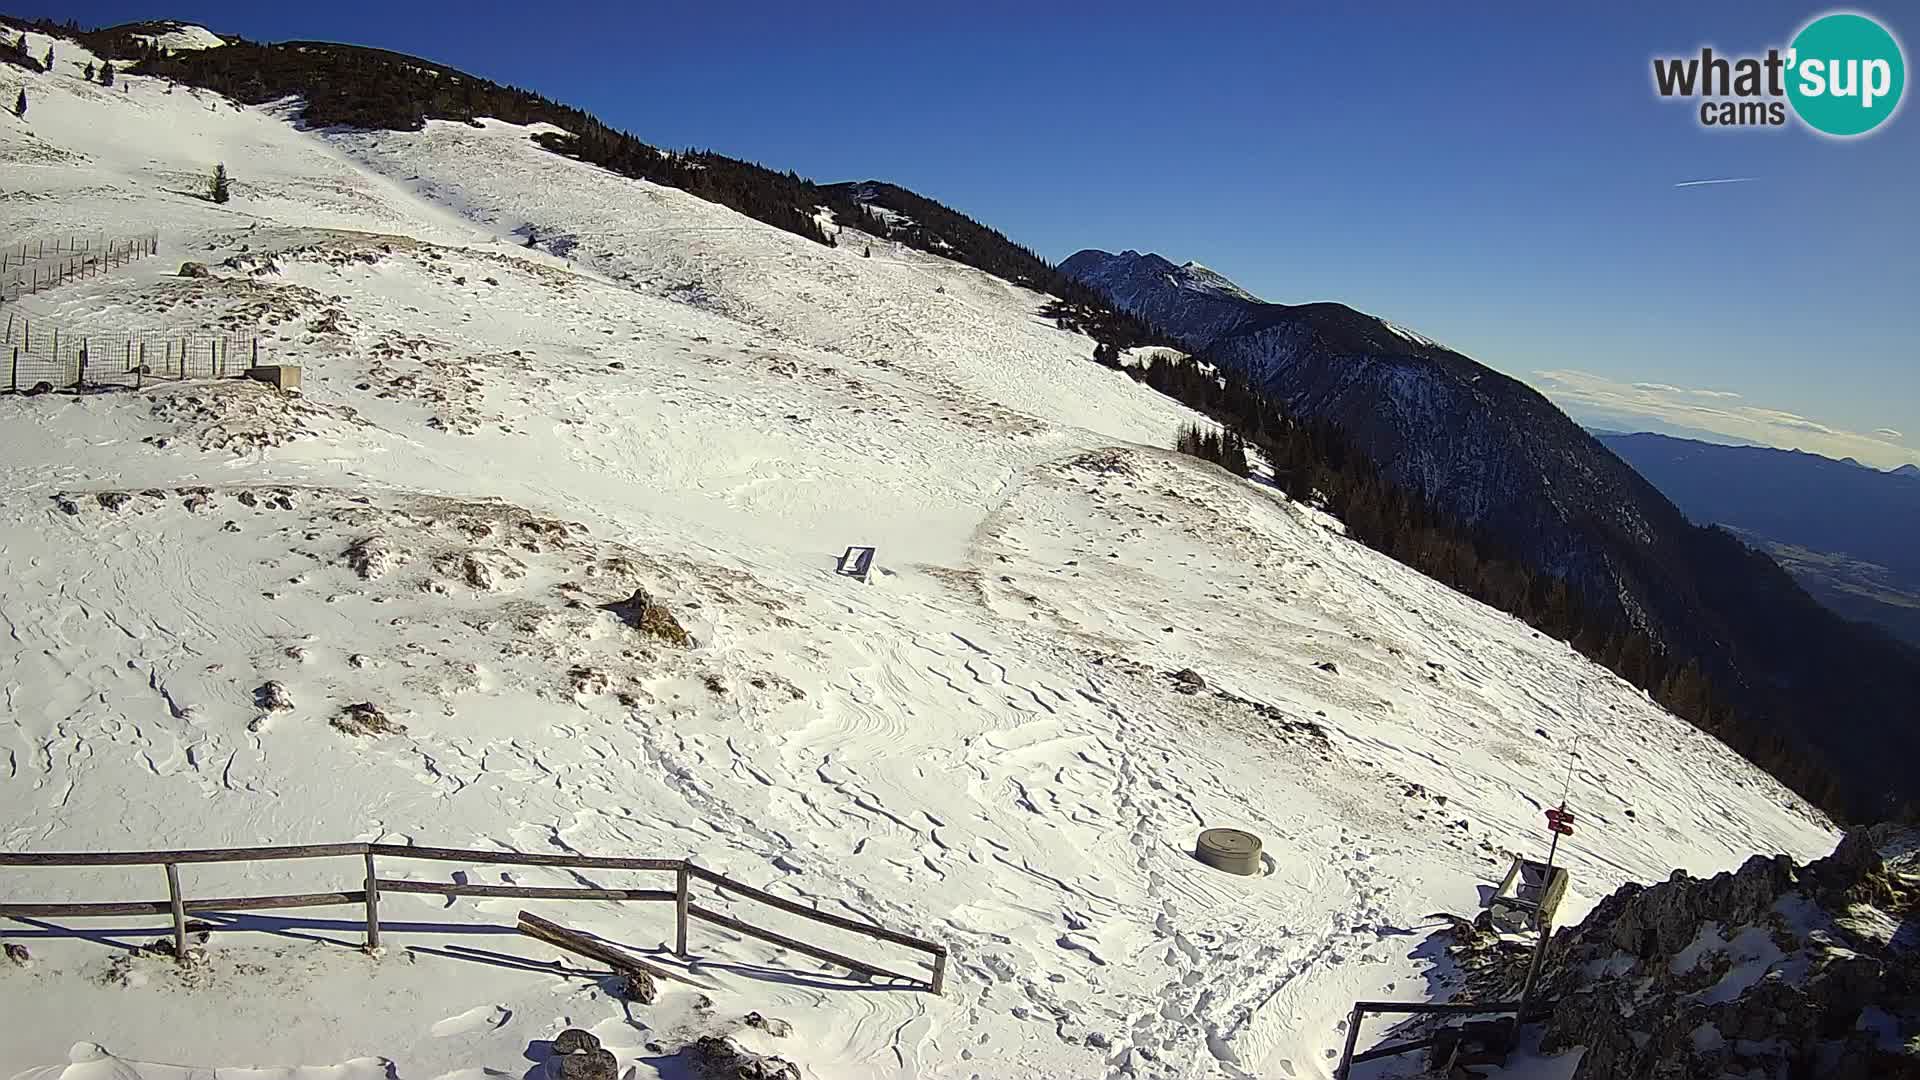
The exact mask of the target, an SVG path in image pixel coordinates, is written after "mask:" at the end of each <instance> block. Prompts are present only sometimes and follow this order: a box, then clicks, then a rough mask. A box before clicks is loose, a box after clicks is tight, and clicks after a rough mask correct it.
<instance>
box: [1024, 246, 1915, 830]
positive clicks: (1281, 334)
mask: <svg viewBox="0 0 1920 1080" xmlns="http://www.w3.org/2000/svg"><path fill="white" fill-rule="evenodd" d="M1061 269H1062V270H1063V271H1064V272H1067V273H1071V274H1074V275H1075V276H1077V277H1079V278H1080V280H1082V281H1083V282H1086V283H1087V284H1089V285H1092V286H1093V287H1095V288H1096V289H1098V290H1100V291H1101V292H1102V293H1103V294H1104V295H1105V296H1106V297H1107V298H1108V299H1110V300H1112V301H1113V302H1114V303H1115V304H1116V305H1118V306H1120V307H1121V308H1123V309H1125V310H1127V311H1130V312H1132V313H1133V314H1136V315H1139V316H1140V317H1141V318H1143V319H1145V320H1147V321H1148V322H1150V323H1153V324H1154V325H1155V326H1156V327H1158V328H1159V329H1160V330H1162V331H1164V332H1165V333H1167V334H1169V335H1171V336H1172V337H1174V338H1175V339H1176V340H1178V341H1180V342H1182V343H1183V344H1184V345H1185V346H1186V347H1187V348H1189V349H1191V350H1193V351H1195V352H1196V353H1199V354H1200V355H1201V356H1202V357H1203V358H1204V359H1205V360H1206V361H1208V362H1210V363H1212V364H1215V365H1217V366H1218V367H1220V368H1221V369H1222V370H1228V371H1234V372H1238V373H1240V374H1242V375H1244V376H1245V377H1246V378H1247V379H1249V380H1250V381H1251V382H1252V384H1253V385H1254V386H1255V387H1256V388H1258V389H1259V390H1261V391H1262V392H1264V393H1266V394H1268V395H1270V396H1272V397H1273V398H1275V399H1276V400H1278V401H1279V402H1280V403H1281V404H1282V405H1283V407H1284V408H1285V410H1286V411H1288V412H1289V413H1290V414H1293V415H1296V416H1300V417H1304V418H1308V419H1311V420H1318V421H1324V422H1328V423H1331V424H1333V425H1335V426H1336V427H1337V428H1338V429H1340V430H1341V431H1343V432H1345V433H1346V434H1347V435H1348V436H1349V437H1350V438H1351V439H1352V440H1353V441H1354V442H1355V444H1356V445H1357V447H1358V449H1360V450H1361V451H1362V452H1364V453H1366V454H1368V455H1369V456H1370V457H1371V458H1372V459H1373V460H1374V461H1375V462H1377V463H1378V464H1379V466H1380V467H1381V468H1382V469H1383V470H1384V472H1385V474H1386V476H1387V478H1388V479H1389V480H1390V481H1392V482H1395V483H1398V484H1402V485H1405V486H1406V487H1408V488H1409V489H1411V490H1413V491H1416V492H1419V493H1420V494H1422V495H1424V496H1425V497H1426V498H1428V499H1430V500H1432V501H1433V502H1434V503H1435V505H1437V506H1438V507H1439V508H1440V509H1442V510H1443V511H1444V512H1447V513H1450V514H1452V515H1454V516H1455V517H1457V518H1458V519H1460V520H1462V521H1464V522H1467V523H1469V524H1471V525H1473V526H1475V527H1477V528H1479V529H1480V530H1482V531H1483V532H1484V533H1485V534H1486V535H1488V536H1489V537H1490V538H1491V539H1492V540H1493V541H1494V542H1496V543H1497V544H1499V545H1500V546H1501V547H1502V548H1503V549H1504V550H1506V551H1507V552H1510V553H1512V554H1513V555H1515V556H1517V557H1519V558H1520V559H1521V560H1522V561H1523V562H1525V563H1526V564H1528V565H1530V566H1532V567H1535V568H1537V569H1538V570H1540V571H1542V572H1545V573H1548V574H1552V575H1556V576H1561V577H1564V578H1566V579H1568V580H1569V581H1570V582H1571V583H1573V584H1574V585H1575V587H1576V588H1578V589H1579V590H1580V592H1581V594H1582V596H1583V597H1585V598H1586V600H1587V601H1588V602H1590V603H1594V604H1598V605H1602V606H1611V607H1613V608H1615V609H1616V610H1618V611H1620V612H1621V613H1622V614H1623V615H1624V617H1625V618H1626V619H1627V620H1628V622H1629V623H1630V624H1631V625H1633V626H1636V627H1639V628H1643V629H1645V630H1646V631H1647V632H1648V633H1649V634H1650V635H1651V637H1652V638H1653V640H1654V642H1655V644H1656V645H1657V646H1658V647H1660V648H1661V649H1663V650H1665V651H1666V652H1668V653H1669V654H1670V655H1674V656H1681V657H1697V658H1700V659H1701V661H1702V663H1703V664H1705V665H1707V666H1708V668H1709V670H1708V674H1709V675H1710V676H1711V677H1712V678H1713V679H1714V681H1715V683H1716V684H1718V685H1728V686H1732V687H1734V688H1736V689H1735V691H1734V693H1735V695H1736V697H1737V700H1738V702H1739V704H1740V705H1741V706H1742V708H1743V709H1745V710H1748V711H1749V712H1750V713H1751V714H1752V715H1754V716H1758V717H1763V718H1764V717H1771V718H1772V722H1773V723H1776V724H1777V725H1778V727H1779V731H1780V737H1781V738H1784V739H1789V740H1793V739H1798V740H1804V742H1805V743H1806V744H1808V745H1810V746H1813V747H1816V748H1818V750H1819V751H1820V752H1821V753H1823V754H1825V755H1826V756H1827V757H1829V759H1830V760H1831V761H1833V762H1834V763H1835V764H1836V765H1838V766H1841V767H1842V768H1843V769H1844V771H1845V772H1846V773H1847V774H1848V775H1850V776H1851V777H1854V778H1855V779H1856V780H1859V779H1861V778H1865V777H1871V778H1873V779H1872V780H1871V781H1869V782H1871V783H1873V784H1877V785H1879V789H1880V790H1883V791H1885V790H1898V791H1903V792H1905V793H1906V794H1907V797H1909V798H1911V797H1913V796H1915V795H1916V794H1920V786H1916V785H1915V784H1914V783H1913V779H1912V777H1910V776H1908V775H1906V773H1905V770H1903V769H1896V768H1892V767H1890V766H1889V764H1888V761H1887V759H1886V757H1885V751H1886V750H1887V749H1888V748H1889V747H1891V746H1894V745H1898V746H1900V747H1902V748H1903V752H1920V725H1917V724H1915V723H1914V722H1913V720H1914V719H1915V718H1916V704H1915V703H1916V701H1920V652H1916V651H1915V650H1913V649H1910V648H1908V647H1906V646H1904V645H1902V644H1900V643H1898V642H1895V641H1893V640H1892V639H1890V638H1887V637H1885V636H1884V635H1882V634H1879V633H1877V632H1875V631H1871V630H1867V629H1865V628H1862V627H1858V626H1855V625H1854V624H1851V623H1849V622H1847V621H1846V620H1844V619H1842V618H1840V617H1838V616H1836V615H1835V614H1834V613H1833V612H1831V611H1829V610H1827V609H1826V608H1824V607H1822V606H1820V605H1819V604H1818V603H1816V602H1815V601H1814V600H1813V598H1812V597H1810V596H1809V595H1808V594H1807V593H1806V591H1805V590H1804V589H1802V588H1801V587H1800V586H1798V585H1797V584H1795V583H1794V582H1793V580H1792V579H1791V578H1790V577H1789V576H1788V575H1787V574H1786V573H1785V572H1784V571H1782V570H1781V569H1780V567H1779V566H1778V565H1776V564H1775V563H1774V562H1773V561H1772V560H1770V559H1768V558H1767V557H1766V556H1765V555H1763V554H1760V553H1757V552H1754V551H1751V550H1749V549H1748V548H1747V547H1746V545H1744V544H1743V543H1741V542H1740V541H1739V540H1738V539H1736V538H1735V537H1734V536H1733V535H1731V534H1730V533H1727V532H1725V531H1722V530H1716V529H1703V528H1696V527H1695V526H1694V525H1693V524H1692V523H1691V522H1689V521H1688V519H1687V517H1686V516H1685V515H1684V514H1682V513H1681V511H1680V509H1679V508H1678V507H1677V506H1675V504H1674V503H1673V501H1671V500H1670V499H1669V498H1667V496H1665V495H1664V494H1662V493H1661V491H1660V490H1659V489H1658V488H1657V487H1656V486H1655V485H1654V484H1652V483H1650V482H1649V481H1648V480H1647V479H1646V478H1645V477H1643V476H1642V475H1641V474H1640V473H1639V472H1636V471H1635V470H1634V469H1633V468H1632V467H1630V466H1629V465H1628V464H1627V463H1626V462H1624V461H1622V460H1621V459H1620V458H1619V457H1618V456H1616V455H1615V454H1614V453H1612V452H1611V451H1610V450H1608V449H1607V447H1606V446H1604V445H1602V443H1601V442H1600V441H1599V440H1597V439H1595V438H1594V437H1593V436H1592V435H1590V434H1588V433H1587V432H1586V431H1585V430H1584V429H1583V428H1581V427H1580V426H1579V425H1578V424H1576V423H1574V422H1573V421H1572V420H1571V419H1569V418H1568V417H1567V416H1566V415H1565V414H1564V413H1563V412H1561V411H1560V410H1559V409H1558V408H1557V407H1556V406H1554V405H1553V403H1552V402H1550V401H1548V400H1547V398H1546V397H1545V396H1544V395H1542V394H1541V393H1540V392H1538V391H1537V390H1534V389H1533V388H1532V387H1529V386H1526V385H1525V384H1523V383H1520V382H1519V381H1518V380H1515V379H1513V378H1510V377H1508V376H1506V375H1503V374H1501V373H1499V372H1497V371H1494V370H1492V369H1491V368H1488V367H1485V366H1484V365H1481V364H1479V363H1477V362H1475V361H1474V360H1472V359H1471V358H1469V357H1467V356H1465V355H1462V354H1461V353H1459V352H1456V351H1454V350H1452V349H1449V348H1446V347H1445V346H1442V345H1440V344H1438V343H1437V342H1434V341H1433V340H1432V339H1430V338H1427V337H1425V336H1424V335H1420V334H1417V333H1414V332H1412V331H1408V330H1406V329H1404V328H1402V327H1398V326H1395V325H1394V324H1392V323H1390V322H1387V321H1386V320H1384V319H1379V318H1376V317H1374V316H1371V315H1367V314H1365V313H1363V312H1359V311H1356V310H1354V309H1353V308H1350V307H1347V306H1346V305H1344V304H1336V303H1314V304H1298V305H1289V304H1274V303H1265V302H1261V301H1257V300H1247V299H1244V298H1241V297H1237V296H1234V295H1232V294H1230V293H1228V292H1226V291H1224V290H1222V289H1220V288H1219V287H1218V286H1217V284H1216V283H1214V282H1212V281H1209V280H1205V279H1203V278H1201V277H1200V276H1199V275H1197V274H1195V273H1193V272H1192V271H1190V270H1189V269H1187V268H1185V267H1181V266H1178V265H1176V264H1174V263H1172V262H1171V261H1170V260H1167V259H1164V258H1161V257H1159V256H1156V255H1151V254H1147V255H1142V254H1140V253H1138V252H1131V251H1129V252H1123V253H1121V254H1119V255H1113V254H1109V253H1107V252H1104V251H1093V250H1089V251H1082V252H1079V253H1077V254H1075V255H1073V256H1072V257H1070V258H1068V259H1067V260H1065V261H1064V262H1063V263H1061ZM1240 291H1241V292H1244V290H1240ZM1835 715H1843V716H1846V717H1848V718H1849V723H1848V724H1834V723H1833V722H1832V720H1831V718H1832V717H1833V716H1835Z"/></svg>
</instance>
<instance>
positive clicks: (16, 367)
mask: <svg viewBox="0 0 1920 1080" xmlns="http://www.w3.org/2000/svg"><path fill="white" fill-rule="evenodd" d="M12 388H13V389H15V390H18V389H20V346H18V345H15V346H14V347H13V383H12Z"/></svg>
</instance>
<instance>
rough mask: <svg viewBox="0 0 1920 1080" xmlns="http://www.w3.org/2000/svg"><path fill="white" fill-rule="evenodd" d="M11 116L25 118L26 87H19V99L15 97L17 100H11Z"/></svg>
mask: <svg viewBox="0 0 1920 1080" xmlns="http://www.w3.org/2000/svg"><path fill="white" fill-rule="evenodd" d="M13 115H15V116H22V117H23V116H26V115H27V90H26V87H21V88H20V96H19V97H17V98H15V99H13Z"/></svg>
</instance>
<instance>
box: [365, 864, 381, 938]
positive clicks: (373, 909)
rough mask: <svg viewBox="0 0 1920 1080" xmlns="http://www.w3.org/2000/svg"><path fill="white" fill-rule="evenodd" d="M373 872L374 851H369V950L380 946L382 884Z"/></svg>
mask: <svg viewBox="0 0 1920 1080" xmlns="http://www.w3.org/2000/svg"><path fill="white" fill-rule="evenodd" d="M378 882H379V878H378V876H377V875H375V874H374V872H373V852H371V851H369V852H367V951H368V952H373V951H374V950H376V949H378V948H379V947H380V886H379V884H378Z"/></svg>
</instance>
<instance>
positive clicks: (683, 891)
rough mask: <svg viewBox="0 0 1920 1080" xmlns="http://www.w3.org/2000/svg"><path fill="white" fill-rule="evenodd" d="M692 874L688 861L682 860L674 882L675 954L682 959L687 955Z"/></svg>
mask: <svg viewBox="0 0 1920 1080" xmlns="http://www.w3.org/2000/svg"><path fill="white" fill-rule="evenodd" d="M692 876H693V875H692V873H690V872H689V871H688V870H687V861H686V860H685V859H682V860H680V870H679V872H678V875H677V876H676V877H675V879H674V883H673V941H674V945H673V954H674V955H675V956H678V957H680V958H681V959H685V958H686V955H687V896H688V885H689V884H690V881H689V879H690V878H691V877H692Z"/></svg>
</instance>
